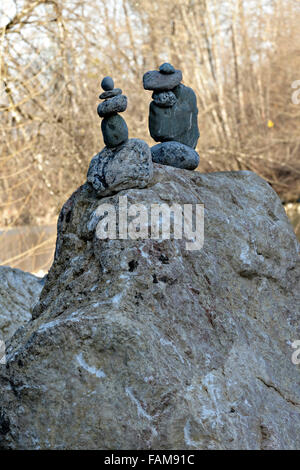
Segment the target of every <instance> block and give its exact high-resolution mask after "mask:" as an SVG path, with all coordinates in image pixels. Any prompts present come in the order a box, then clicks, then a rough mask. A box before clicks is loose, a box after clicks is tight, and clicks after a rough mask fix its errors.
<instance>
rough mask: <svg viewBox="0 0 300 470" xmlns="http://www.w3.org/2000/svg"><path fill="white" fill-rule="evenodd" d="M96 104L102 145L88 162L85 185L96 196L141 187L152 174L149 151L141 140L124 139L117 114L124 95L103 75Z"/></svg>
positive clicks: (125, 132) (123, 124)
mask: <svg viewBox="0 0 300 470" xmlns="http://www.w3.org/2000/svg"><path fill="white" fill-rule="evenodd" d="M101 86H102V88H103V90H104V92H103V93H101V95H100V96H99V98H100V99H101V100H104V101H103V102H102V103H100V104H99V105H98V108H97V112H98V114H99V116H100V117H101V118H103V120H102V123H101V130H102V133H103V139H104V143H105V147H104V149H103V150H101V152H99V153H97V155H95V156H94V157H93V159H92V161H91V163H90V166H89V169H88V174H87V184H88V188H89V190H91V191H94V192H95V193H96V195H97V196H98V197H103V196H107V195H110V194H114V193H117V192H118V191H122V190H124V189H131V188H145V187H146V186H147V185H148V184H149V182H150V181H151V179H152V177H153V163H152V157H151V151H150V148H149V146H148V144H146V142H144V141H143V140H140V139H128V127H127V124H126V122H125V120H124V119H123V118H122V117H121V116H120V115H119V114H118V113H121V112H123V111H125V110H126V108H127V98H126V96H124V95H122V90H120V89H119V88H114V81H113V79H112V78H111V77H105V78H103V80H102V82H101Z"/></svg>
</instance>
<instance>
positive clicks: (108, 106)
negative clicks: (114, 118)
mask: <svg viewBox="0 0 300 470" xmlns="http://www.w3.org/2000/svg"><path fill="white" fill-rule="evenodd" d="M126 108H127V97H126V96H125V95H118V96H114V97H113V98H109V99H108V100H106V101H103V102H102V103H99V104H98V107H97V113H98V114H99V116H100V117H105V116H110V115H111V114H115V113H121V112H123V111H125V110H126Z"/></svg>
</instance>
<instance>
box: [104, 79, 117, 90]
mask: <svg viewBox="0 0 300 470" xmlns="http://www.w3.org/2000/svg"><path fill="white" fill-rule="evenodd" d="M114 85H115V84H114V81H113V79H112V78H111V77H104V78H103V80H102V82H101V87H102V89H103V90H104V91H108V90H113V89H114Z"/></svg>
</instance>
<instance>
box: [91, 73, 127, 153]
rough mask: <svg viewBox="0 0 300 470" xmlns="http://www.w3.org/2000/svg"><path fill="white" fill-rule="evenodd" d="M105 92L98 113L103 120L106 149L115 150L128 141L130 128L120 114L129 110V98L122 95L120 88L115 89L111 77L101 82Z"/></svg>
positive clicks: (102, 94) (102, 127)
mask: <svg viewBox="0 0 300 470" xmlns="http://www.w3.org/2000/svg"><path fill="white" fill-rule="evenodd" d="M101 87H102V89H103V90H104V92H103V93H101V95H100V96H99V98H100V99H101V100H104V101H103V102H102V103H100V104H99V105H98V108H97V112H98V115H99V116H100V117H101V118H104V119H103V120H102V123H101V130H102V134H103V139H104V143H105V145H106V147H109V148H113V147H117V146H118V145H121V144H123V143H125V142H127V140H128V127H127V124H126V122H125V120H124V119H123V118H122V117H121V116H120V115H119V114H118V113H122V112H123V111H125V110H126V108H127V97H126V96H125V95H122V90H121V89H120V88H114V81H113V79H112V78H111V77H104V78H103V80H102V82H101Z"/></svg>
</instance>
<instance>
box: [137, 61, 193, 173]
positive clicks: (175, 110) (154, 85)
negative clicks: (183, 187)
mask: <svg viewBox="0 0 300 470" xmlns="http://www.w3.org/2000/svg"><path fill="white" fill-rule="evenodd" d="M181 80H182V73H181V71H180V70H175V68H174V67H173V65H171V64H169V63H164V64H162V65H161V66H160V67H159V71H157V70H151V71H149V72H147V73H145V74H144V76H143V85H144V88H145V90H151V91H153V94H152V99H153V101H152V102H151V103H150V109H149V130H150V134H151V137H152V138H153V139H154V140H155V141H156V142H161V143H160V144H158V145H154V146H153V147H152V148H151V154H152V160H153V161H154V162H155V163H160V164H163V165H169V166H174V167H176V168H184V169H187V170H194V169H195V168H197V166H198V164H199V155H198V153H197V152H196V151H195V150H194V149H195V147H196V145H197V141H198V138H199V129H198V123H197V115H198V109H197V100H196V95H195V93H194V91H193V90H192V89H191V88H188V87H186V86H185V85H183V84H182V83H181Z"/></svg>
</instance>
